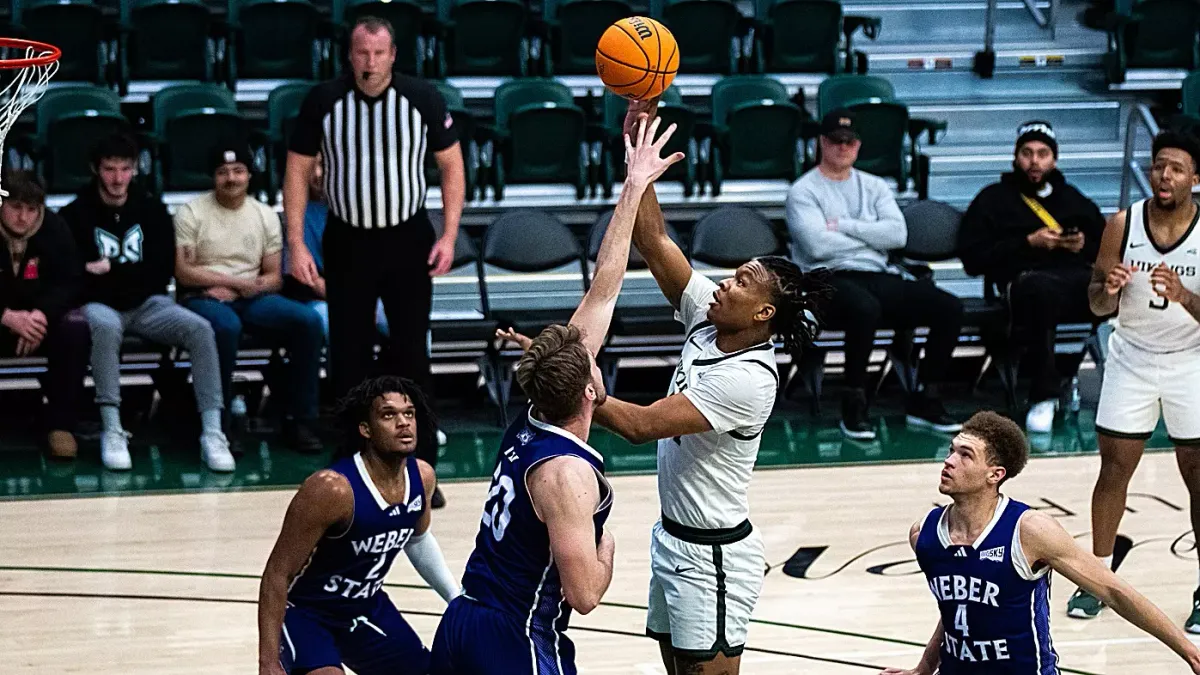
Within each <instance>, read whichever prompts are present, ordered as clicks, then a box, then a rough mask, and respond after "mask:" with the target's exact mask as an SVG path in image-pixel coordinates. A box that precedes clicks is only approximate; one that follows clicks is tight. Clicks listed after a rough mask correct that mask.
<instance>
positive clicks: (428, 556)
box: [404, 457, 462, 602]
mask: <svg viewBox="0 0 1200 675" xmlns="http://www.w3.org/2000/svg"><path fill="white" fill-rule="evenodd" d="M410 461H414V462H416V463H417V467H418V468H420V470H421V484H422V486H423V487H424V488H425V511H424V512H423V513H422V514H421V519H420V520H418V521H417V527H416V528H415V530H414V531H413V536H412V538H410V539H409V540H408V543H407V544H405V545H404V554H405V555H407V556H408V560H409V562H411V563H412V566H413V569H415V570H416V571H417V574H420V575H421V578H422V579H424V580H425V583H427V584H429V587H430V588H432V589H433V590H435V591H437V594H438V595H440V596H442V599H443V600H445V601H446V602H450V601H451V600H453V599H454V598H455V597H457V596H458V595H459V594H460V593H461V592H462V585H461V584H459V583H458V581H456V580H455V578H454V574H453V573H452V572H450V568H449V567H448V566H447V565H446V556H444V555H442V547H441V546H439V545H438V542H437V539H434V538H433V533H432V532H430V531H429V525H430V524H431V523H432V522H433V515H432V514H433V507H432V506H431V505H430V503H431V502H432V501H433V500H432V499H430V498H429V497H430V495H432V494H433V491H434V490H436V489H437V474H436V473H435V472H434V470H433V467H432V466H430V465H429V463H428V462H426V461H425V460H423V459H417V458H415V457H413V458H412V459H411V460H410Z"/></svg>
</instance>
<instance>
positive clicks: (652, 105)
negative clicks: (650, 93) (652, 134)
mask: <svg viewBox="0 0 1200 675" xmlns="http://www.w3.org/2000/svg"><path fill="white" fill-rule="evenodd" d="M660 98H662V97H661V96H655V97H654V98H648V99H646V100H645V101H636V100H631V101H630V102H629V109H628V110H626V111H625V122H624V123H623V124H622V125H621V133H622V134H624V135H626V136H628V137H630V138H637V135H636V134H637V123H638V120H639V119H641V116H642V115H645V116H646V118H647V119H651V120H652V119H654V118H655V116H657V115H658V101H659V99H660Z"/></svg>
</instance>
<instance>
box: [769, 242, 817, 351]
mask: <svg viewBox="0 0 1200 675" xmlns="http://www.w3.org/2000/svg"><path fill="white" fill-rule="evenodd" d="M758 261H759V262H760V263H762V265H763V267H765V268H767V271H768V272H770V273H771V276H772V278H773V279H774V283H773V284H772V286H771V304H773V305H775V316H773V317H771V332H772V333H773V334H775V335H778V336H779V337H780V339H782V340H783V348H784V349H785V350H787V352H788V354H791V356H792V358H793V359H799V358H800V354H801V353H802V352H803V351H804V350H805V349H806V348H807V347H809V346H810V345H811V344H812V342H813V340H815V339H816V337H817V334H818V333H819V332H820V331H821V319H822V315H823V313H824V309H825V303H826V302H827V301H828V300H829V299H830V298H831V297H833V286H830V285H829V282H828V279H829V270H827V269H825V268H823V267H821V268H817V269H814V270H812V271H810V272H802V271H801V270H800V268H799V267H798V266H797V265H796V263H794V262H792V261H791V260H789V259H787V258H785V257H783V256H777V255H771V256H764V257H761V258H758Z"/></svg>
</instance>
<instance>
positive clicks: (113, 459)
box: [100, 430, 133, 471]
mask: <svg viewBox="0 0 1200 675" xmlns="http://www.w3.org/2000/svg"><path fill="white" fill-rule="evenodd" d="M129 436H130V434H129V432H128V431H125V430H121V431H105V432H104V433H102V434H101V435H100V461H101V462H104V468H106V469H108V470H109V471H128V470H130V469H132V468H133V458H131V457H130V456H129Z"/></svg>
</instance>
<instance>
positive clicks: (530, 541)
mask: <svg viewBox="0 0 1200 675" xmlns="http://www.w3.org/2000/svg"><path fill="white" fill-rule="evenodd" d="M657 129H658V120H655V121H654V122H653V123H650V122H649V121H648V120H646V121H643V122H642V123H641V124H640V125H639V126H638V128H637V133H636V136H637V146H636V147H634V146H633V145H632V143H631V140H630V137H629V135H626V137H625V146H626V165H627V170H626V173H627V178H626V179H625V184H624V187H623V188H622V190H621V197H620V199H619V201H618V202H617V205H616V209H615V211H614V213H613V218H612V221H611V223H610V224H609V227H608V231H607V232H606V233H605V236H604V240H603V242H602V243H601V246H600V253H599V255H598V257H597V261H596V272H595V276H594V278H593V281H592V285H591V288H590V289H589V290H588V292H587V294H586V295H585V296H584V298H583V300H582V302H581V303H580V305H579V308H578V309H577V310H576V311H575V313H574V315H573V316H572V317H571V320H570V323H569V325H567V326H559V325H555V326H550V327H549V328H547V329H545V330H544V331H542V333H541V334H540V335H538V336H537V338H535V339H534V340H533V341H532V343H531V344H530V345H529V347H528V349H527V351H526V352H525V354H524V355H523V356H522V357H521V360H520V361H519V362H518V364H517V380H518V381H519V383H520V385H521V388H522V389H524V390H525V393H526V394H527V395H528V396H529V400H530V403H531V407H530V410H529V412H528V414H527V415H525V416H522V418H520V419H518V420H516V421H515V422H514V423H513V424H512V426H510V427H509V429H508V431H507V432H506V433H505V435H504V439H503V441H502V442H501V445H500V452H499V454H498V456H497V459H496V469H495V472H494V473H493V474H492V483H491V487H490V488H489V491H488V499H487V502H486V503H485V504H484V508H483V516H482V524H481V526H480V528H479V534H478V536H477V537H476V539H475V550H474V551H473V552H472V553H471V557H470V559H469V560H468V562H467V568H466V572H465V573H464V575H463V581H462V586H463V595H462V596H461V597H459V598H456V599H455V600H454V601H453V602H451V603H450V607H449V608H448V609H447V610H446V613H445V615H444V616H443V617H442V621H441V624H440V625H439V626H438V630H437V635H436V637H435V638H434V641H433V668H432V672H433V673H436V674H438V675H451V674H453V675H482V674H492V673H494V674H496V675H501V674H503V675H572V674H574V673H575V672H576V669H575V649H574V646H573V645H572V643H571V640H570V639H569V638H568V637H567V636H566V634H565V631H566V628H567V624H568V621H569V620H570V616H571V612H572V611H577V612H580V613H583V614H587V613H588V612H590V611H592V609H594V608H595V607H596V606H597V605H598V604H599V602H600V598H601V597H602V596H603V595H604V592H605V591H606V590H607V589H608V584H609V582H610V581H611V580H612V565H613V553H614V542H613V538H612V536H611V535H610V534H609V533H608V532H607V531H605V530H604V522H605V520H606V519H607V518H608V513H609V510H610V508H611V507H612V499H613V496H612V489H611V488H610V487H609V484H608V481H607V480H606V479H605V478H604V459H603V458H602V457H601V456H600V454H599V453H598V452H596V451H595V450H594V449H592V448H591V446H589V445H588V444H587V438H588V433H589V429H590V427H591V423H592V413H593V409H594V408H595V406H597V405H599V404H601V403H603V401H604V397H605V391H604V386H603V380H602V378H601V375H600V371H599V369H598V368H597V367H596V359H595V355H596V353H597V352H598V351H599V350H600V347H601V346H602V345H603V344H604V339H605V336H606V335H607V333H608V327H609V323H610V322H611V320H612V313H613V308H614V306H615V305H616V301H617V295H618V294H619V293H620V290H621V285H622V282H623V279H624V275H625V267H626V265H627V264H628V260H629V246H630V237H631V236H632V231H633V223H634V217H635V215H636V213H637V206H638V202H639V201H641V198H642V194H644V193H645V191H646V189H647V188H648V186H649V185H650V183H651V182H652V181H654V180H655V179H656V178H658V177H659V176H661V175H662V172H663V171H665V170H666V169H667V168H668V167H669V166H670V165H671V164H673V163H675V162H677V161H679V160H680V159H682V158H683V155H682V154H681V153H675V154H673V155H671V156H669V157H667V158H665V159H664V158H661V157H660V153H661V152H662V147H663V146H664V145H665V144H666V142H667V141H668V140H669V139H670V136H671V134H672V133H673V132H674V129H675V126H674V125H672V126H671V127H669V128H668V129H667V130H666V131H665V132H664V133H663V135H662V136H661V137H659V138H658V140H657V141H655V142H653V143H651V142H650V141H651V140H652V139H654V138H655V134H656V131H657Z"/></svg>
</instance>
